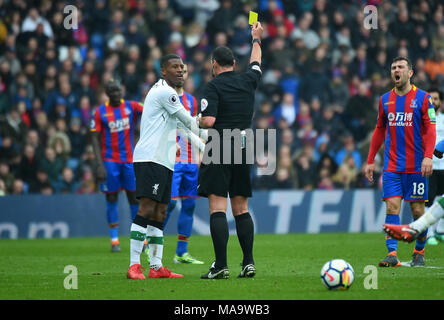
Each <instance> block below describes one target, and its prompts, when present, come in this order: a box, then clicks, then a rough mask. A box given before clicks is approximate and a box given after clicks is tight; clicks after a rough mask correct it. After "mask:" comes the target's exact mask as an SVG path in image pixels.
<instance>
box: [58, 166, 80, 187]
mask: <svg viewBox="0 0 444 320" xmlns="http://www.w3.org/2000/svg"><path fill="white" fill-rule="evenodd" d="M78 189H79V183H78V182H77V181H75V178H74V172H73V171H72V169H71V168H69V167H64V168H63V170H62V179H61V181H59V182H57V183H56V184H55V190H56V193H76V192H77V190H78Z"/></svg>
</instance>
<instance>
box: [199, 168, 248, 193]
mask: <svg viewBox="0 0 444 320" xmlns="http://www.w3.org/2000/svg"><path fill="white" fill-rule="evenodd" d="M197 194H198V195H199V196H202V197H208V196H209V195H210V194H214V195H217V196H221V197H225V198H228V194H229V196H230V198H232V197H235V196H243V197H247V198H249V197H251V196H252V193H251V165H250V164H213V163H210V164H203V163H202V164H201V166H200V168H199V181H198V186H197Z"/></svg>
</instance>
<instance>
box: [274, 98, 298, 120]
mask: <svg viewBox="0 0 444 320" xmlns="http://www.w3.org/2000/svg"><path fill="white" fill-rule="evenodd" d="M298 111H299V110H298V105H297V104H296V103H295V101H294V97H293V95H292V94H291V93H285V94H284V96H283V98H282V104H281V105H279V106H278V107H277V108H276V109H275V110H274V111H273V117H274V120H275V122H276V123H277V122H279V121H280V120H281V119H284V120H285V121H286V122H287V124H288V126H292V125H293V123H294V122H295V121H296V117H297V115H298Z"/></svg>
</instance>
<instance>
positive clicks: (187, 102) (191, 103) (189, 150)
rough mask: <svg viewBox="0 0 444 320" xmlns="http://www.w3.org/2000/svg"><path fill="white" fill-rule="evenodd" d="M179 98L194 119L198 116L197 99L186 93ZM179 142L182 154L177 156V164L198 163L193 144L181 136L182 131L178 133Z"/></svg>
mask: <svg viewBox="0 0 444 320" xmlns="http://www.w3.org/2000/svg"><path fill="white" fill-rule="evenodd" d="M179 98H180V102H181V103H182V105H183V106H184V107H185V109H186V110H187V111H189V112H190V114H191V116H192V117H194V116H195V115H197V100H196V98H195V97H193V96H192V95H191V94H190V93H188V92H185V91H184V92H183V95H181V96H180V97H179ZM177 140H178V143H179V146H180V153H179V154H178V155H177V156H176V162H183V163H196V159H194V153H193V152H194V150H193V147H192V145H191V143H190V142H189V141H188V140H187V139H186V138H185V137H183V136H182V135H181V134H180V131H178V134H177Z"/></svg>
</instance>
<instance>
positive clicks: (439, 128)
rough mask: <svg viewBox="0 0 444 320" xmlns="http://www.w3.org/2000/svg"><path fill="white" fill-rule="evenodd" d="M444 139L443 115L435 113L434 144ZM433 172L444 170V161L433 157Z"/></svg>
mask: <svg viewBox="0 0 444 320" xmlns="http://www.w3.org/2000/svg"><path fill="white" fill-rule="evenodd" d="M443 139H444V113H441V112H437V113H436V144H438V142H440V141H441V140H443ZM433 170H444V159H439V158H437V157H435V156H433Z"/></svg>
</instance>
